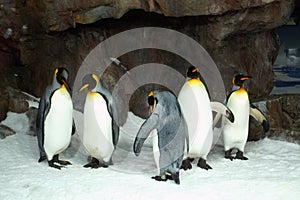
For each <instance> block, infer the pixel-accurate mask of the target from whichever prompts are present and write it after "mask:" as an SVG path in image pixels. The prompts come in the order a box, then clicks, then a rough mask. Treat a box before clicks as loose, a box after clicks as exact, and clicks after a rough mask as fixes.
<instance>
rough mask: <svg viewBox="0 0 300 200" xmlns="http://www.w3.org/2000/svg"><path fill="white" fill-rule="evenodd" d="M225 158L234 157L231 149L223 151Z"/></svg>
mask: <svg viewBox="0 0 300 200" xmlns="http://www.w3.org/2000/svg"><path fill="white" fill-rule="evenodd" d="M225 158H226V159H229V160H231V161H233V159H234V157H233V156H232V155H231V150H228V151H225Z"/></svg>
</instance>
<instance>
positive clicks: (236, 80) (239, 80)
mask: <svg viewBox="0 0 300 200" xmlns="http://www.w3.org/2000/svg"><path fill="white" fill-rule="evenodd" d="M249 78H252V77H251V76H244V75H242V74H237V75H235V76H234V77H233V79H232V84H233V85H237V86H240V87H241V86H243V84H244V82H245V81H246V80H248V79H249Z"/></svg>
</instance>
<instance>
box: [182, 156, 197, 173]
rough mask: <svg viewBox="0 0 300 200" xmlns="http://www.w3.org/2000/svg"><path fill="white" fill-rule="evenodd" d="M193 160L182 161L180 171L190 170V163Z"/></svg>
mask: <svg viewBox="0 0 300 200" xmlns="http://www.w3.org/2000/svg"><path fill="white" fill-rule="evenodd" d="M193 160H194V159H193V158H187V159H184V160H183V161H182V164H181V166H180V169H183V170H184V171H186V170H188V169H192V164H191V162H193Z"/></svg>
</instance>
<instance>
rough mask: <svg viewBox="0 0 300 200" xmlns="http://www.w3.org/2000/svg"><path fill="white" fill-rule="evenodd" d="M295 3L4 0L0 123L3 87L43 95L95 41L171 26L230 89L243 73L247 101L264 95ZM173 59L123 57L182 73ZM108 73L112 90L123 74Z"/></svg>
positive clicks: (144, 54)
mask: <svg viewBox="0 0 300 200" xmlns="http://www.w3.org/2000/svg"><path fill="white" fill-rule="evenodd" d="M293 6H294V1H293V0H285V1H280V0H241V1H235V0H225V1H224V0H217V1H211V0H203V1H198V0H192V1H174V0H127V1H113V0H87V1H86V0H85V1H83V0H72V1H71V0H64V1H54V0H48V1H41V0H27V1H17V0H10V1H5V2H4V3H2V4H1V3H0V69H1V72H2V73H1V74H0V78H1V80H3V82H2V83H1V84H0V87H1V88H2V89H1V90H0V91H1V92H0V95H1V100H0V106H1V108H0V111H1V112H0V120H1V119H3V117H4V116H5V113H6V111H7V110H8V106H7V105H8V92H6V91H5V88H6V87H7V86H12V87H14V88H18V89H20V90H23V91H26V92H29V93H31V94H34V95H36V96H40V95H41V93H42V91H43V89H44V88H45V85H46V84H48V83H49V81H50V80H51V79H52V74H53V69H54V68H55V67H57V66H65V67H66V68H68V69H69V71H70V79H71V82H72V81H74V78H75V75H76V72H77V70H78V68H79V66H80V65H81V63H82V61H83V59H84V58H85V56H86V55H87V54H88V53H89V52H90V50H91V49H93V48H94V47H95V46H96V45H97V44H99V43H100V42H101V41H103V40H105V39H106V38H108V37H110V36H111V35H114V34H116V33H119V32H121V31H124V30H128V29H130V28H135V27H143V26H159V27H166V28H171V29H175V30H178V31H180V32H182V33H185V34H187V35H188V36H190V37H192V38H194V39H195V40H196V41H198V42H199V43H200V44H201V45H202V46H203V47H204V48H205V49H206V50H207V51H208V52H209V53H210V55H211V57H212V58H213V60H214V61H215V62H216V64H217V66H218V68H219V70H220V72H221V74H222V77H223V80H224V82H225V85H226V88H227V89H228V90H229V89H230V88H231V77H232V75H233V74H234V73H235V72H243V73H246V74H250V75H252V76H253V77H254V79H253V81H251V82H250V83H249V85H248V87H249V93H250V94H251V98H252V99H255V98H258V97H266V96H268V94H269V93H270V91H271V89H272V87H273V76H274V75H273V72H272V64H273V62H274V60H275V57H276V55H277V51H278V38H277V35H276V33H275V28H276V27H278V26H281V25H283V24H285V23H286V22H287V20H288V18H289V16H290V15H291V12H292V10H293ZM173 58H174V55H169V54H168V53H167V52H159V51H155V50H150V51H141V52H132V53H129V54H126V55H124V56H122V58H120V59H121V61H122V62H123V63H124V64H125V66H136V65H137V63H139V62H140V63H146V62H148V61H155V62H160V63H164V64H167V65H169V66H174V67H175V68H177V69H178V71H180V72H182V73H184V68H185V67H187V66H188V65H189V64H188V63H186V62H185V61H184V60H180V58H174V59H173ZM200 67H201V66H200ZM111 74H112V75H111V79H112V81H108V83H106V84H108V87H109V88H112V86H113V83H115V82H116V80H117V79H118V78H119V77H120V75H121V72H117V73H116V72H114V71H112V73H111ZM133 99H134V98H133ZM132 109H134V103H133V106H132ZM135 112H136V113H138V114H140V115H141V114H142V111H139V110H136V111H135Z"/></svg>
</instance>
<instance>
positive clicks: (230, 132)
mask: <svg viewBox="0 0 300 200" xmlns="http://www.w3.org/2000/svg"><path fill="white" fill-rule="evenodd" d="M249 78H252V77H251V76H244V75H242V74H238V75H235V76H234V77H233V79H232V83H233V85H234V86H236V87H238V89H236V90H233V91H232V92H231V93H230V94H229V95H228V97H227V106H228V107H229V108H230V109H231V111H232V112H233V114H234V116H235V121H234V122H233V123H231V122H228V121H225V123H224V127H223V140H224V148H225V158H226V159H230V160H233V159H234V158H236V159H241V160H248V158H247V157H245V156H244V155H243V154H244V153H243V152H244V148H245V144H246V141H247V138H248V128H249V114H250V115H251V116H253V117H254V118H255V119H256V120H258V121H259V122H260V123H261V124H262V126H263V128H264V131H265V132H267V131H268V130H269V123H268V121H267V119H266V118H265V116H264V115H263V114H262V112H261V111H260V110H258V109H257V108H256V107H253V106H251V107H250V102H249V97H248V93H247V91H246V89H245V88H244V87H243V84H244V82H245V81H246V80H248V79H249ZM233 149H237V153H236V157H233V156H232V155H231V153H232V150H233Z"/></svg>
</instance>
